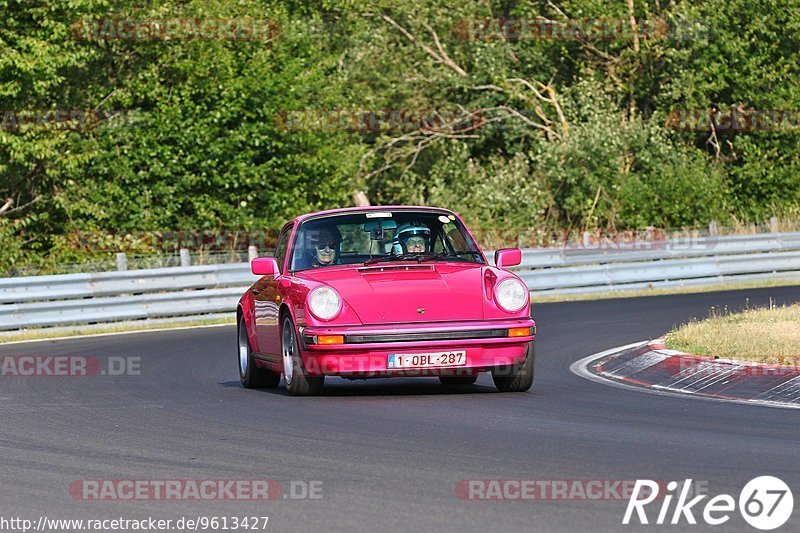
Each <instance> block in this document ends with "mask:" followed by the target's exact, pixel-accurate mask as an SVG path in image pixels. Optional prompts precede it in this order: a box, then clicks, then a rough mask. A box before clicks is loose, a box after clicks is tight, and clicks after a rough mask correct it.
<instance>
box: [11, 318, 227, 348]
mask: <svg viewBox="0 0 800 533" xmlns="http://www.w3.org/2000/svg"><path fill="white" fill-rule="evenodd" d="M235 323H236V319H235V318H234V317H215V318H201V319H195V320H190V319H185V320H169V321H152V322H121V323H116V324H115V323H111V324H94V325H91V326H73V327H60V328H42V329H30V330H22V331H10V332H7V333H0V345H3V344H5V343H9V342H21V341H34V340H45V339H57V338H61V337H81V336H87V335H103V334H109V333H131V332H136V331H152V330H159V329H179V328H191V327H198V326H216V325H220V324H235Z"/></svg>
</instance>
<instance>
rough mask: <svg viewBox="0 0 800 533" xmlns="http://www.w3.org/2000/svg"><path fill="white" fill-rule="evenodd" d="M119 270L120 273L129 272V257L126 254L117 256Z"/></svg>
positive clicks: (122, 253)
mask: <svg viewBox="0 0 800 533" xmlns="http://www.w3.org/2000/svg"><path fill="white" fill-rule="evenodd" d="M117 270H118V271H119V272H125V271H126V270H128V256H127V255H125V252H119V253H118V254H117Z"/></svg>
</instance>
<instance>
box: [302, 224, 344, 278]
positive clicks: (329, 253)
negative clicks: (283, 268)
mask: <svg viewBox="0 0 800 533" xmlns="http://www.w3.org/2000/svg"><path fill="white" fill-rule="evenodd" d="M304 248H305V252H306V254H307V255H308V256H310V259H311V266H312V267H315V268H316V267H321V266H329V265H335V264H338V262H339V255H340V254H341V251H342V234H341V233H340V232H339V230H338V229H337V228H336V226H330V227H327V226H326V227H322V228H319V229H309V230H306V242H305V246H304Z"/></svg>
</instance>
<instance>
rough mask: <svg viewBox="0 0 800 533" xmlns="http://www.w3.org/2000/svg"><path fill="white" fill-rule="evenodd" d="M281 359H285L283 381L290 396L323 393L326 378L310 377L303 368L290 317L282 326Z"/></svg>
mask: <svg viewBox="0 0 800 533" xmlns="http://www.w3.org/2000/svg"><path fill="white" fill-rule="evenodd" d="M281 357H282V359H283V380H284V381H285V382H286V390H287V391H289V395H290V396H315V395H317V394H319V393H320V391H322V386H323V385H324V384H325V376H309V375H308V374H307V373H306V370H305V368H303V361H302V358H301V357H300V350H299V349H298V345H297V335H296V334H295V330H294V323H292V319H291V317H289V316H288V315H287V316H286V317H284V319H283V323H282V325H281Z"/></svg>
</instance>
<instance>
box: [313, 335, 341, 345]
mask: <svg viewBox="0 0 800 533" xmlns="http://www.w3.org/2000/svg"><path fill="white" fill-rule="evenodd" d="M317 344H344V335H317Z"/></svg>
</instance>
